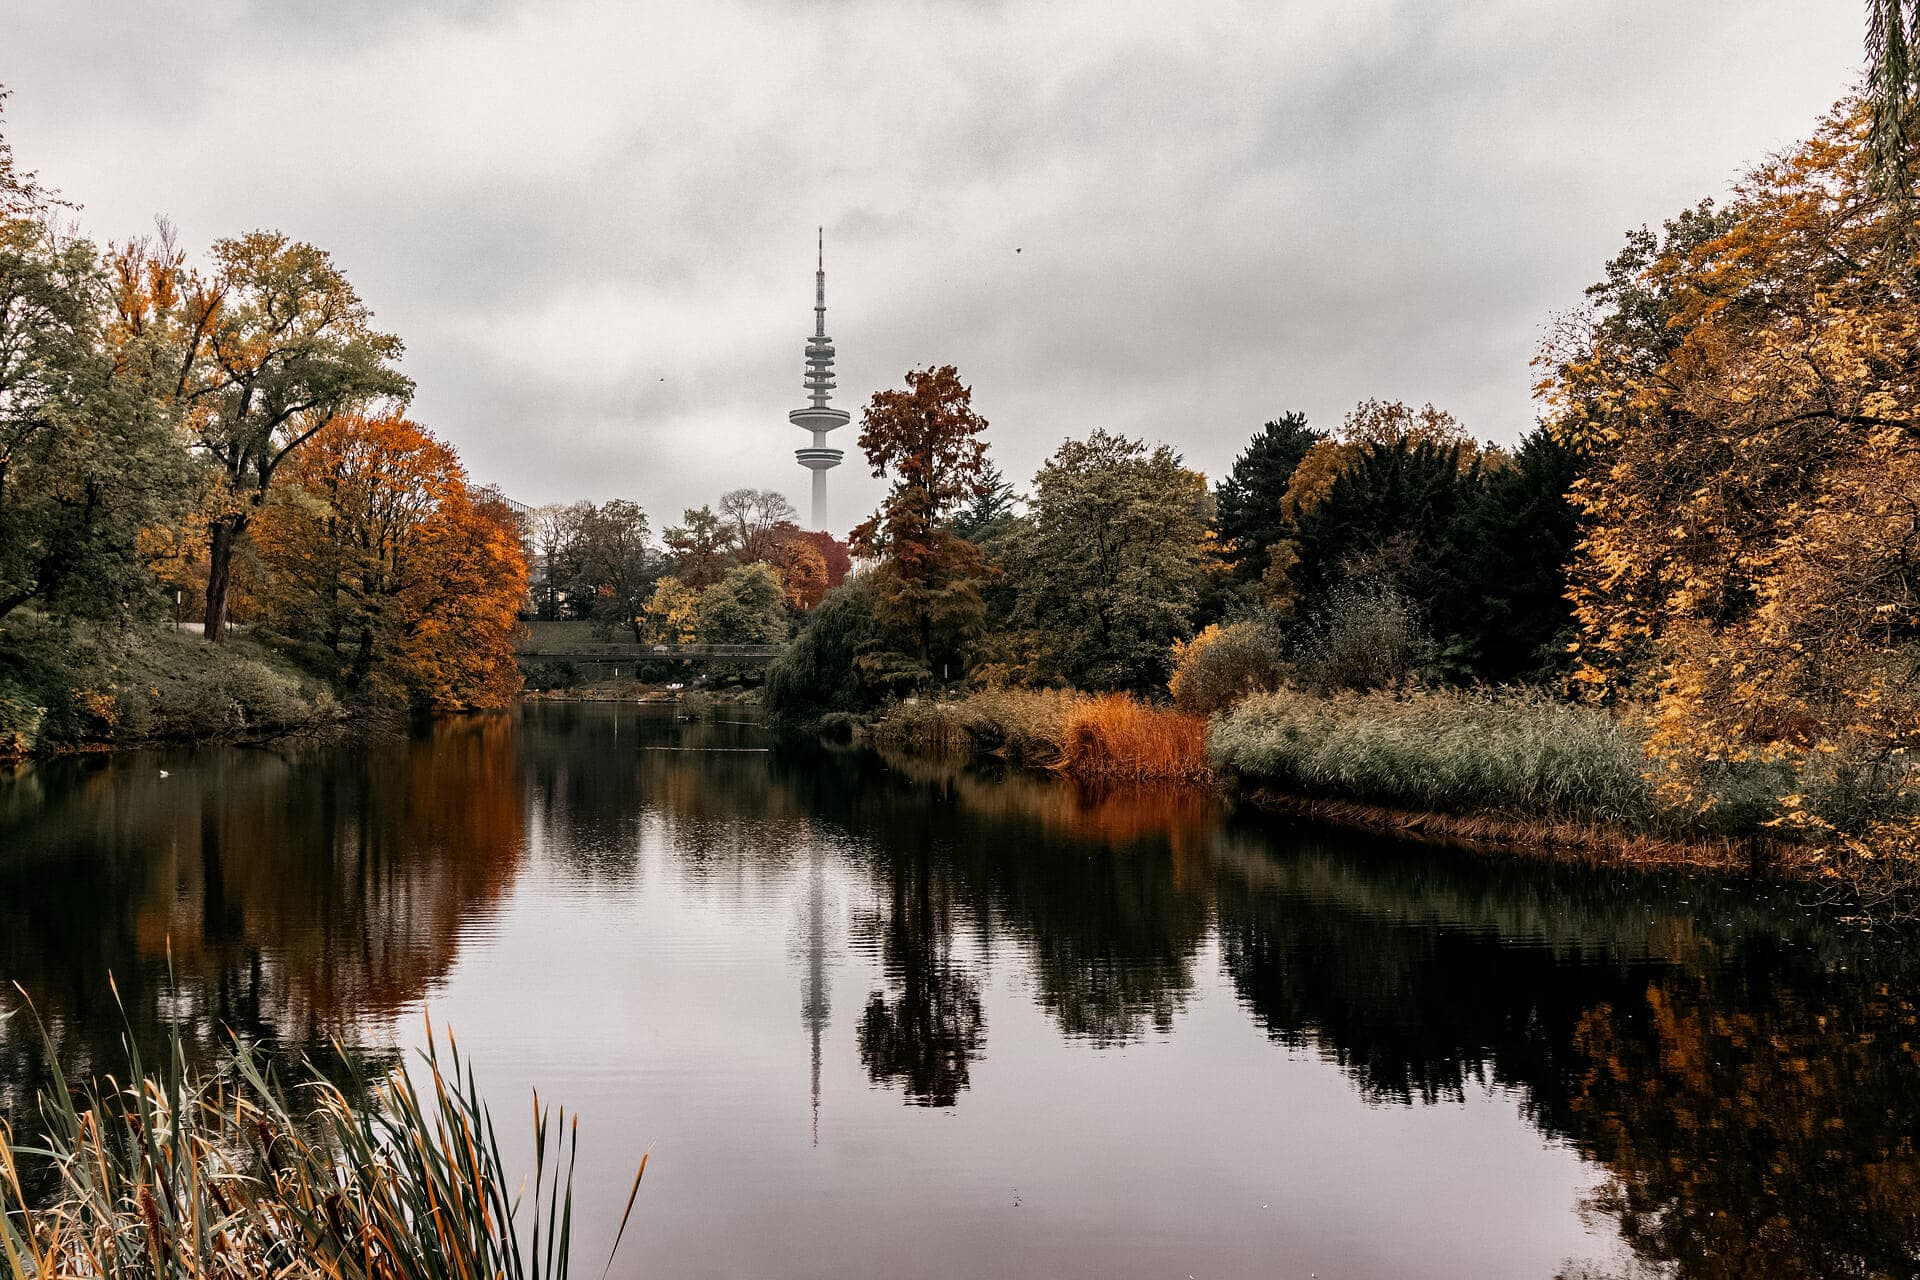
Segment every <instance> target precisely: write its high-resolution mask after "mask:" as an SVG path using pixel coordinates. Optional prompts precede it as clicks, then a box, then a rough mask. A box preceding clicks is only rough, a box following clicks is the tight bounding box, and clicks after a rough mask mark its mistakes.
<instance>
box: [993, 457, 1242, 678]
mask: <svg viewBox="0 0 1920 1280" xmlns="http://www.w3.org/2000/svg"><path fill="white" fill-rule="evenodd" d="M1031 505H1032V511H1031V516H1032V526H1031V528H1030V529H1029V530H1028V531H1027V532H1026V533H1025V535H1024V536H1023V537H1022V538H1021V539H1020V540H1019V543H1018V549H1017V551H1016V553H1015V554H1016V557H1017V559H1016V563H1015V566H1014V572H1015V573H1016V574H1017V575H1018V580H1019V595H1018V603H1017V605H1016V607H1015V616H1016V619H1017V620H1018V621H1019V622H1020V623H1021V624H1022V625H1024V626H1026V627H1028V628H1031V629H1032V631H1033V632H1034V633H1035V635H1036V638H1037V639H1038V641H1039V643H1040V646H1041V648H1042V650H1043V651H1044V653H1045V655H1046V657H1045V662H1046V665H1047V667H1048V668H1049V672H1050V674H1052V675H1054V676H1056V677H1057V678H1060V679H1063V680H1066V681H1068V682H1070V683H1072V684H1075V685H1077V686H1079V687H1082V688H1089V689H1140V690H1145V689H1154V688H1160V687H1163V686H1164V685H1165V684H1166V681H1167V675H1168V671H1169V665H1170V662H1171V657H1170V648H1171V646H1172V644H1173V642H1174V641H1175V640H1181V639H1185V638H1186V637H1187V636H1189V635H1190V634H1191V633H1192V629H1193V611H1194V606H1195V603H1196V602H1197V600H1198V599H1199V595H1200V590H1201V586H1202V583H1203V581H1204V578H1205V574H1206V549H1205V548H1206V534H1207V521H1208V519H1209V518H1210V516H1211V514H1212V512H1211V507H1212V503H1211V501H1210V499H1209V496H1208V494H1207V487H1206V479H1205V477H1203V476H1201V475H1200V474H1199V473H1198V472H1196V471H1190V470H1188V469H1187V468H1186V467H1185V466H1183V465H1182V464H1181V460H1180V456H1179V455H1178V454H1176V453H1175V452H1174V451H1173V450H1171V449H1169V448H1167V447H1166V446H1165V445H1160V446H1157V447H1155V448H1152V449H1149V448H1148V447H1147V446H1146V445H1145V444H1144V443H1142V442H1140V441H1138V440H1129V439H1127V438H1126V437H1124V436H1118V435H1113V434H1110V433H1108V432H1106V431H1096V432H1094V433H1093V434H1092V435H1091V436H1089V437H1088V438H1087V439H1085V440H1069V441H1067V442H1066V443H1065V444H1063V445H1061V446H1060V448H1059V449H1058V450H1057V451H1055V453H1054V455H1053V456H1052V457H1051V458H1049V459H1048V460H1047V462H1046V465H1044V466H1043V467H1041V468H1040V471H1039V473H1038V474H1037V475H1036V476H1035V477H1034V481H1033V499H1032V504H1031Z"/></svg>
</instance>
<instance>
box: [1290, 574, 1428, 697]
mask: <svg viewBox="0 0 1920 1280" xmlns="http://www.w3.org/2000/svg"><path fill="white" fill-rule="evenodd" d="M1432 658H1433V642H1432V641H1431V640H1430V639H1429V638H1428V636H1427V632H1426V628H1425V627H1424V626H1423V625H1422V624H1421V621H1420V613H1419V610H1418V609H1417V608H1416V607H1415V606H1414V604H1413V602H1412V601H1411V600H1409V599H1407V597H1405V596H1404V595H1401V594H1400V593H1399V592H1398V591H1395V590H1393V589H1392V588H1390V587H1376V588H1369V589H1343V590H1340V591H1337V592H1335V593H1334V595H1333V597H1332V599H1331V600H1330V601H1329V602H1328V605H1327V607H1326V609H1325V611H1324V612H1323V614H1322V615H1321V617H1320V620H1319V622H1318V623H1317V624H1316V625H1313V626H1310V627H1309V629H1308V634H1307V636H1306V638H1305V643H1303V644H1302V645H1301V650H1300V655H1299V661H1298V670H1299V672H1300V675H1301V677H1302V678H1303V679H1304V680H1305V681H1306V682H1307V683H1308V684H1310V685H1312V686H1313V687H1315V688H1319V689H1328V690H1333V689H1353V690H1359V691H1365V690H1368V689H1392V688H1397V687H1399V686H1401V685H1404V684H1406V683H1407V682H1409V681H1411V680H1412V679H1413V678H1414V677H1415V676H1416V675H1417V674H1418V673H1419V672H1420V669H1421V668H1422V667H1424V666H1426V665H1427V663H1428V662H1430V661H1432Z"/></svg>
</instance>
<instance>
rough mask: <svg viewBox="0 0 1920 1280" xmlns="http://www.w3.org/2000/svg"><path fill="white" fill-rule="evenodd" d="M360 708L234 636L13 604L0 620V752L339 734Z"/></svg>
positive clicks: (365, 711) (2, 755) (274, 653)
mask: <svg viewBox="0 0 1920 1280" xmlns="http://www.w3.org/2000/svg"><path fill="white" fill-rule="evenodd" d="M372 711H373V709H372V708H369V707H364V706H363V707H358V708H355V707H351V706H349V705H348V704H346V703H343V702H342V701H341V700H340V699H339V698H338V697H337V696H336V693H335V690H334V688H333V687H332V685H331V684H330V683H329V682H328V681H326V680H325V679H323V678H320V677H318V676H316V675H314V674H313V673H311V672H308V671H303V670H302V669H301V668H300V667H299V666H298V665H297V664H295V663H294V662H293V661H292V660H291V659H289V658H288V657H287V656H286V655H285V654H284V653H282V652H280V651H279V650H277V649H276V648H274V647H273V646H271V645H269V644H266V643H263V642H261V641H260V640H257V639H254V638H251V637H248V636H245V635H234V636H231V637H229V638H228V639H227V641H226V643H225V644H221V645H210V644H208V643H207V642H206V641H205V640H204V639H203V638H202V637H200V636H199V635H197V634H195V633H193V632H188V631H181V630H176V629H174V628H173V627H170V626H159V627H142V628H138V629H132V630H124V631H122V630H109V629H108V628H105V627H102V626H99V625H94V624H85V623H73V622H68V621H62V620H55V619H50V618H45V617H34V616H31V615H23V614H18V613H16V614H15V615H13V616H12V617H10V618H8V619H7V620H6V622H5V623H4V624H0V761H17V760H24V759H27V758H28V757H31V756H37V755H38V756H44V755H71V754H78V753H86V752H95V751H119V750H134V749H140V748H146V747H154V746H162V745H169V744H177V743H196V742H255V741H265V740H270V739H275V738H282V737H289V736H296V735H300V734H320V733H328V732H339V731H344V730H345V729H347V728H348V727H349V725H350V724H351V723H355V722H359V723H365V722H366V721H367V720H368V718H369V713H371V712H372ZM374 718H376V719H378V718H382V717H381V716H380V715H376V716H374Z"/></svg>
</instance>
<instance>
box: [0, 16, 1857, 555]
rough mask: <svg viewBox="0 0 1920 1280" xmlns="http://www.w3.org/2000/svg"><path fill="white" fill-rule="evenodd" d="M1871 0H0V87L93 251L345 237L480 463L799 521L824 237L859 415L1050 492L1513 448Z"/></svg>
mask: <svg viewBox="0 0 1920 1280" xmlns="http://www.w3.org/2000/svg"><path fill="white" fill-rule="evenodd" d="M1863 9H1864V6H1863V5H1861V4H1860V3H1859V0H1484V2H1473V0H1445V2H1442V0H1264V2H1262V3H1247V4H1235V3H1183V2H1175V0H1155V3H1150V4H1135V3H1125V2H1123V0H1084V2H1079V3H1058V4H1047V5H1037V4H1036V5H1026V4H1016V3H1011V2H1008V3H993V2H991V0H980V2H976V3H966V2H960V0H954V2H951V3H916V2H914V0H811V2H808V3H783V2H780V0H744V2H734V0H700V2H699V3H679V4H639V3H613V2H611V0H581V2H574V0H526V2H524V3H508V2H504V0H502V2H499V3H496V2H494V0H440V2H437V3H421V4H414V5H407V4H404V3H400V2H397V0H396V2H394V3H388V2H386V0H329V2H322V0H314V2H312V3H295V2H294V0H257V2H253V3H249V2H247V0H119V2H118V3H89V2H88V0H0V83H5V84H6V85H8V86H10V87H11V88H12V89H13V90H14V97H13V99H12V101H11V103H10V105H9V108H8V113H7V119H8V124H7V131H8V134H9V136H10V137H11V138H12V140H13V143H14V146H15V150H16V152H17V154H18V158H19V160H20V162H21V163H22V164H24V165H25V166H26V167H28V168H31V169H37V170H39V171H40V174H41V177H42V179H43V180H44V181H46V182H47V183H48V184H50V185H52V186H55V187H57V188H59V189H60V190H62V191H63V192H64V193H65V194H66V195H68V196H69V197H71V198H73V199H76V200H78V201H80V202H82V204H83V205H84V210H83V213H82V220H83V224H84V226H85V228H86V229H87V230H88V231H89V232H91V233H92V234H94V235H95V236H96V237H99V238H102V239H110V238H117V237H122V236H126V235H129V234H135V233H139V232H141V231H142V230H144V229H146V228H147V227H149V226H150V225H151V221H152V219H153V217H154V216H155V215H156V214H165V215H166V216H168V217H169V218H171V219H173V220H174V221H175V222H176V223H177V224H178V226H179V228H180V230H181V233H182V236H183V239H184V240H185V242H186V243H187V244H188V245H189V246H190V247H192V249H193V250H195V251H196V252H198V251H201V250H204V248H205V246H206V245H207V244H208V243H210V242H211V241H212V240H214V239H216V238H218V237H220V236H223V235H230V234H235V233H238V232H242V231H246V230H249V229H252V228H255V227H277V228H279V229H281V230H283V231H285V232H287V233H289V234H291V235H294V236H297V237H299V238H302V239H306V240H311V241H313V242H314V243H316V244H319V245H321V246H323V247H325V248H327V249H329V250H331V251H332V252H333V254H334V255H335V257H336V259H337V260H338V262H339V263H340V264H341V265H342V266H343V267H344V268H345V269H346V271H347V273H348V275H349V277H350V278H351V279H352V280H353V281H354V283H355V284H356V285H357V287H358V288H359V290H360V292H361V293H362V294H363V295H364V296H365V297H366V298H367V300H368V301H369V302H370V303H371V305H372V306H373V308H374V309H375V312H376V314H377V316H378V318H379V320H380V322H381V323H382V324H383V325H384V327H386V328H388V329H390V330H392V331H394V332H397V333H399V334H400V335H401V336H402V337H403V338H404V339H405V341H406V344H407V355H406V360H405V368H406V371H407V372H408V373H409V374H410V375H412V377H413V378H414V379H415V380H416V381H417V382H418V384H419V392H418V396H417V398H416V401H415V404H414V416H416V417H417V418H419V419H420V420H421V421H423V422H425V423H427V424H428V425H430V426H432V427H433V428H434V429H435V430H437V431H438V432H439V433H440V434H442V435H443V436H445V437H446V438H448V439H449V440H451V441H452V442H453V443H454V444H455V445H456V446H457V447H458V448H459V449H460V451H461V453H462V455H463V456H464V457H465V458H466V460H467V463H468V466H469V468H470V469H471V470H472V472H473V474H474V476H475V478H476V479H477V480H480V481H483V482H493V483H497V484H499V485H501V486H502V487H503V488H505V489H506V491H507V492H508V493H510V494H512V495H513V496H515V497H517V498H519V499H521V500H522V501H525V502H529V503H536V504H537V503H542V502H549V501H557V500H567V499H573V498H579V497H586V498H594V499H604V498H609V497H615V496H624V497H633V498H637V499H639V500H640V501H641V502H642V503H643V504H645V505H646V507H647V508H648V509H649V510H650V511H653V512H655V513H656V516H667V517H669V518H671V517H675V516H677V513H678V512H679V510H680V509H681V508H682V507H684V506H687V505H694V504H698V503H700V502H704V501H711V500H712V499H713V498H714V497H716V496H717V495H718V493H719V492H720V491H721V490H723V489H727V488H731V487H734V486H736V485H741V484H751V485H755V486H771V487H777V488H780V489H783V490H784V491H786V492H787V493H788V494H789V495H790V496H792V497H793V498H794V499H795V501H796V502H797V503H799V504H800V505H801V506H802V507H803V508H804V506H805V496H806V484H805V481H806V473H805V472H803V471H801V470H800V468H799V467H798V466H797V465H796V464H795V463H794V462H793V455H792V451H793V449H794V448H795V447H797V446H798V445H800V444H801V443H802V442H803V440H804V436H803V434H802V433H801V432H800V431H799V430H798V429H797V428H795V427H793V426H791V425H790V424H789V423H788V422H787V421H786V412H787V410H788V409H790V408H794V407H796V406H798V405H799V404H800V403H802V399H803V397H802V391H801V386H800V379H801V373H802V366H801V348H802V344H803V340H804V338H805V336H806V334H808V333H809V332H811V329H812V320H813V316H812V311H811V307H812V303H813V299H812V292H813V251H814V227H815V226H816V225H817V224H825V226H826V239H827V290H828V299H827V301H828V307H829V311H828V328H829V331H830V332H831V333H832V335H833V337H834V339H835V341H836V344H837V346H838V348H839V352H840V368H839V382H840V393H839V398H838V400H837V401H836V402H837V403H839V404H841V405H842V406H843V407H845V408H847V409H849V410H851V411H852V412H853V413H854V415H855V420H856V423H857V420H858V416H859V408H860V405H861V403H863V402H864V401H865V399H866V397H867V396H868V395H869V394H870V393H871V392H872V391H874V390H876V389H878V388H880V387H883V386H889V385H895V384H897V383H898V382H899V380H900V377H901V375H902V374H903V373H904V372H905V371H906V370H907V369H908V368H909V367H911V366H916V365H921V364H927V363H953V364H956V365H958V366H959V368H960V371H961V374H962V376H963V377H964V378H966V380H967V381H969V382H970V383H971V384H972V386H973V388H974V402H975V405H976V407H978V408H979V410H980V411H981V412H982V413H983V414H984V415H985V416H986V417H987V418H988V419H989V421H990V422H991V423H992V426H991V428H990V430H989V433H988V434H989V438H990V440H991V442H992V447H993V452H994V454H995V456H996V457H997V459H998V460H999V462H1000V463H1001V465H1002V467H1003V468H1004V469H1005V470H1006V471H1007V473H1008V475H1009V476H1011V477H1014V478H1016V479H1017V480H1024V479H1025V478H1026V477H1028V476H1030V475H1031V474H1032V472H1033V470H1034V468H1035V467H1036V466H1037V465H1038V464H1039V462H1040V461H1041V460H1042V459H1043V458H1044V457H1045V455H1046V454H1047V453H1049V452H1050V451H1051V450H1052V449H1053V448H1054V446H1055V445H1057V444H1058V443H1059V441H1060V440H1061V439H1062V438H1063V437H1064V436H1066V435H1069V434H1074V435H1079V434H1084V433H1086V432H1087V431H1089V430H1091V429H1093V428H1095V427H1102V426H1104V427H1108V428H1111V429H1116V430H1120V431H1124V432H1128V433H1132V434H1138V435H1144V436H1147V437H1149V438H1152V439H1156V440H1165V441H1168V442H1170V443H1172V444H1173V445H1175V446H1176V447H1177V448H1178V449H1180V450H1181V451H1182V453H1183V454H1184V455H1185V456H1186V458H1187V460H1188V462H1189V463H1190V464H1191V465H1193V466H1196V467H1199V468H1200V469H1202V470H1204V471H1206V472H1207V473H1208V475H1209V476H1211V477H1216V478H1217V477H1218V476H1219V475H1220V474H1221V473H1222V472H1223V471H1224V470H1225V469H1226V467H1227V466H1229V465H1230V464H1231V462H1232V459H1233V457H1234V455H1235V454H1236V453H1237V452H1238V451H1239V450H1240V449H1241V448H1242V447H1243V446H1244V444H1245V442H1246V439H1247V437H1248V436H1249V435H1250V434H1251V433H1252V432H1253V431H1254V430H1255V429H1256V428H1257V427H1258V426H1259V425H1260V423H1261V422H1262V421H1264V420H1265V419H1267V418H1269V417H1273V416H1275V415H1276V414H1278V413H1280V412H1283V411H1285V410H1288V409H1300V410H1303V411H1305V412H1306V413H1307V414H1308V415H1309V417H1310V418H1311V419H1312V420H1313V421H1314V422H1315V423H1316V424H1319V425H1322V426H1332V425H1335V424H1336V423H1337V422H1338V421H1339V418H1340V416H1341V414H1342V413H1343V412H1344V411H1345V410H1346V409H1348V408H1349V407H1351V406H1352V405H1353V404H1354V402H1355V401H1357V400H1359V399H1361V398H1363V397H1366V396H1375V395H1377V396H1384V397H1393V398H1401V399H1406V400H1410V401H1413V402H1415V403H1418V402H1422V401H1432V402H1434V403H1436V404H1438V405H1441V406H1442V407H1444V408H1448V409H1451V410H1453V411H1454V412H1455V413H1456V414H1457V415H1458V416H1459V417H1461V418H1462V419H1463V420H1464V421H1465V422H1466V423H1467V424H1468V426H1469V427H1470V428H1471V429H1472V430H1473V432H1474V433H1475V434H1476V435H1479V436H1481V437H1486V438H1492V439H1496V440H1511V439H1513V438H1514V437H1515V436H1517V435H1518V434H1520V433H1521V432H1522V431H1524V430H1526V429H1527V428H1528V427H1529V426H1530V425H1531V423H1532V421H1533V405H1532V401H1531V398H1530V385H1531V377H1530V370H1529V367H1528V360H1529V358H1530V356H1531V355H1532V353H1533V350H1534V348H1535V346H1536V344H1537V342H1538V339H1539V335H1540V331H1541V327H1542V325H1543V324H1544V323H1545V322H1546V321H1547V320H1548V318H1549V317H1550V316H1551V315H1552V314H1553V313H1554V312H1556V311H1562V310H1565V309H1567V308H1569V307H1571V306H1573V305H1575V304H1577V303H1578V302H1579V300H1580V290H1581V289H1582V287H1584V286H1585V285H1586V284H1588V283H1590V282H1591V281H1592V280H1594V279H1595V278H1597V276H1598V274H1599V271H1600V268H1601V265H1602V263H1603V262H1604V261H1605V260H1606V259H1607V258H1608V257H1609V256H1611V254H1612V253H1613V252H1614V250H1615V248H1616V247H1617V245H1618V244H1619V242H1620V237H1621V235H1622V233H1623V232H1624V231H1625V230H1626V229H1627V228H1628V227H1630V226H1635V225H1638V224H1639V223H1641V222H1649V221H1651V222H1656V223H1657V222H1658V221H1659V220H1660V219H1661V218H1664V217H1666V216H1669V215H1670V214H1672V213H1673V212H1675V211H1676V210H1677V209H1679V208H1680V207H1681V206H1683V205H1686V204H1689V203H1691V202H1692V201H1694V200H1696V199H1698V198H1699V197H1701V196H1705V195H1711V194H1716V193H1719V192H1722V191H1724V190H1725V188H1726V186H1727V185H1728V183H1729V182H1730V181H1731V180H1732V179H1733V178H1734V177H1735V176H1736V175H1737V174H1738V173H1739V172H1740V171H1741V170H1742V169H1743V168H1744V167H1745V166H1747V165H1748V164H1750V163H1752V162H1754V161H1757V160H1759V159H1761V158H1762V157H1764V156H1765V155H1766V154H1767V153H1768V152H1770V151H1773V150H1777V149H1779V148H1781V147H1783V146H1786V145H1788V144H1789V143H1791V142H1792V141H1794V140H1795V139H1797V138H1799V137H1801V136H1804V135H1805V134H1806V133H1808V132H1809V131H1810V130H1811V128H1812V126H1813V124H1814V122H1815V120H1816V118H1817V117H1818V116H1819V115H1820V113H1821V112H1822V111H1823V110H1825V108H1826V107H1827V106H1828V105H1830V104H1831V103H1832V102H1833V101H1834V100H1835V99H1836V98H1838V97H1839V96H1841V95H1842V94H1843V93H1844V92H1845V91H1846V90H1847V88H1848V86H1849V85H1850V84H1851V82H1852V81H1853V79H1854V78H1855V77H1856V76H1857V74H1858V71H1859V65H1860V56H1861V55H1860V35H1861V25H1862V21H1863ZM857 429H858V428H857V425H856V426H854V427H849V428H846V429H844V430H842V431H840V432H838V433H836V436H835V438H834V441H833V443H835V444H838V445H839V446H841V447H842V448H845V449H846V450H848V452H849V454H850V457H849V460H848V463H847V464H846V465H844V466H842V467H841V468H840V469H839V470H837V471H835V472H833V473H832V475H831V477H830V480H829V486H830V490H831V492H832V494H833V507H834V510H833V512H832V518H831V520H830V524H831V525H832V526H833V527H834V528H835V529H836V530H837V531H844V529H845V528H846V527H847V526H848V525H850V524H851V523H853V522H854V521H855V520H857V519H858V518H860V516H862V515H864V514H865V512H866V511H867V510H869V509H870V508H871V506H872V505H873V502H874V500H875V499H876V497H877V496H878V492H879V486H878V484H877V482H875V481H873V480H871V479H869V478H868V477H867V475H866V470H865V468H864V467H863V466H861V465H859V459H858V454H857V448H856V446H855V443H854V439H853V437H854V435H855V434H856V432H857Z"/></svg>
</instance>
